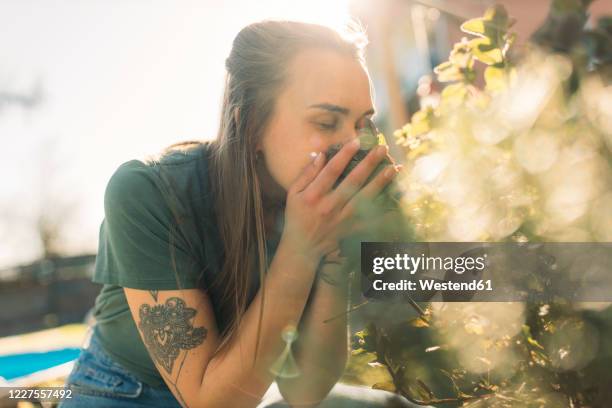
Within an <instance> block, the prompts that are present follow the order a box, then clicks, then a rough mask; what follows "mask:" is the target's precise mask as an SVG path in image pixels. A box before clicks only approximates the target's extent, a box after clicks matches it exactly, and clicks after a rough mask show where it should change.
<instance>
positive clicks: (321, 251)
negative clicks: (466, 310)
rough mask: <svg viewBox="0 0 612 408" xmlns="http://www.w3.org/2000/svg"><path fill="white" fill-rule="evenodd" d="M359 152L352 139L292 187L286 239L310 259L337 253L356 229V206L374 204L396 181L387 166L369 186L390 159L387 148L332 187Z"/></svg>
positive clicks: (320, 158)
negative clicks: (367, 201)
mask: <svg viewBox="0 0 612 408" xmlns="http://www.w3.org/2000/svg"><path fill="white" fill-rule="evenodd" d="M358 150H359V140H358V139H354V140H353V141H351V142H350V143H347V144H345V145H344V146H343V147H342V149H341V150H340V151H339V152H338V153H337V154H336V155H335V156H334V157H333V158H332V159H331V160H330V161H329V163H327V165H325V154H324V153H320V154H319V155H318V156H317V158H316V159H315V160H314V161H313V163H311V164H310V165H308V166H307V167H306V168H305V169H304V171H303V172H302V173H301V174H300V175H299V176H298V178H297V180H296V181H295V182H294V183H293V184H292V185H291V186H290V188H289V190H288V192H287V202H286V207H285V224H284V230H283V238H284V239H286V240H288V241H289V242H291V244H292V245H294V248H296V249H297V250H298V251H300V252H301V253H302V254H305V255H306V256H308V257H314V258H315V259H320V258H321V257H322V256H325V255H326V254H328V253H330V252H332V251H335V250H337V248H338V245H339V241H340V240H341V239H342V238H343V237H344V236H346V235H347V234H348V233H349V232H350V230H351V228H352V223H353V221H354V220H353V216H354V215H355V209H356V204H357V201H358V200H362V199H372V198H374V197H375V196H376V195H377V194H378V193H379V192H380V191H381V190H382V189H383V188H384V187H385V186H386V185H387V183H388V182H390V181H391V180H392V179H393V177H394V176H395V175H396V174H397V169H395V168H394V166H393V165H389V166H388V168H386V169H385V170H384V171H381V172H379V173H378V174H377V175H376V176H375V177H374V178H373V179H372V180H371V181H370V182H369V183H368V184H366V185H365V186H364V183H365V181H366V180H367V179H368V177H369V176H370V174H371V173H372V172H373V171H374V169H375V168H376V166H377V165H378V163H379V162H380V161H381V160H382V159H383V158H384V157H385V156H386V154H387V147H386V146H378V147H377V148H374V149H372V150H371V151H370V152H369V153H368V155H367V156H366V157H365V159H363V160H362V161H361V162H360V163H359V164H358V165H357V166H356V167H355V168H354V169H353V170H352V171H351V172H350V173H349V174H348V175H347V177H346V178H345V179H344V180H343V181H342V183H340V184H339V185H338V187H337V188H335V189H333V185H334V183H335V182H336V180H337V179H338V177H339V176H340V175H341V174H342V172H343V171H344V169H345V167H346V166H347V164H348V163H349V161H350V160H351V158H352V157H353V156H354V155H355V153H356V152H357V151H358Z"/></svg>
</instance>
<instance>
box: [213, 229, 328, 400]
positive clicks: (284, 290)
mask: <svg viewBox="0 0 612 408" xmlns="http://www.w3.org/2000/svg"><path fill="white" fill-rule="evenodd" d="M318 262H319V260H318V259H316V258H315V257H313V256H306V255H302V254H301V253H300V251H298V250H296V248H295V245H293V244H292V243H291V242H290V241H289V240H285V239H281V241H280V243H279V246H278V248H277V251H276V253H275V256H274V258H273V259H272V262H271V264H270V267H269V270H268V272H267V274H266V278H265V281H264V287H265V297H264V305H263V318H262V322H261V332H260V342H259V348H258V351H257V354H258V355H257V359H256V361H254V360H255V343H256V337H257V329H258V327H257V326H258V321H259V314H260V307H261V297H262V288H260V289H259V291H258V293H257V294H256V296H255V298H254V299H253V301H252V303H251V305H250V306H249V308H248V310H247V311H246V312H245V314H244V316H243V320H242V323H241V325H240V327H239V328H238V332H237V333H236V336H235V337H234V339H233V340H232V343H231V344H229V345H228V349H227V350H226V352H224V353H223V354H222V355H216V356H215V357H214V358H213V359H211V360H210V362H209V364H208V366H207V368H206V371H205V373H204V377H203V381H202V395H204V396H206V401H207V403H209V405H210V406H232V407H243V406H244V407H248V406H256V405H257V403H258V402H259V401H258V398H260V397H261V396H262V395H263V393H264V392H265V391H266V390H267V388H268V387H269V386H270V384H271V383H272V382H273V381H274V377H275V376H274V375H273V374H272V373H271V372H270V371H269V368H270V367H271V365H272V364H273V363H274V361H275V360H276V359H278V357H279V356H280V355H281V353H282V351H283V349H284V347H285V344H286V343H285V342H284V340H283V339H282V338H281V334H282V331H283V329H284V328H286V327H287V326H288V325H295V326H297V325H298V323H299V321H300V319H301V317H302V313H303V311H304V307H305V305H306V301H307V299H308V296H309V293H310V291H311V288H312V284H313V280H314V278H315V272H316V268H317V265H318ZM215 404H217V405H215ZM207 406H208V405H207Z"/></svg>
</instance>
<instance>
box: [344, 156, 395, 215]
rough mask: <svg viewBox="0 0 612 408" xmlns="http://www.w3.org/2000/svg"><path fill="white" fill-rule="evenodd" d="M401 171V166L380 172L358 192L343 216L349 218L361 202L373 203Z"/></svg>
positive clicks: (346, 206)
mask: <svg viewBox="0 0 612 408" xmlns="http://www.w3.org/2000/svg"><path fill="white" fill-rule="evenodd" d="M399 170H401V166H397V167H396V166H393V165H388V166H386V167H385V168H384V169H383V171H381V172H379V173H378V174H377V175H376V176H374V178H373V179H372V180H371V181H370V182H369V183H368V184H366V186H365V187H363V188H362V189H361V190H359V192H357V193H356V194H355V195H354V196H353V197H352V198H351V199H350V200H349V201H348V202H347V204H346V205H345V206H344V207H343V208H342V211H341V216H342V217H348V216H351V215H352V214H353V213H354V211H355V208H358V207H357V206H358V205H359V202H360V201H361V200H366V201H368V202H369V201H371V200H372V199H373V198H374V197H376V196H377V195H378V194H379V193H380V192H381V191H382V190H383V189H384V188H385V186H386V185H387V184H389V182H390V181H391V180H393V178H394V177H395V176H396V175H397V174H398V173H399Z"/></svg>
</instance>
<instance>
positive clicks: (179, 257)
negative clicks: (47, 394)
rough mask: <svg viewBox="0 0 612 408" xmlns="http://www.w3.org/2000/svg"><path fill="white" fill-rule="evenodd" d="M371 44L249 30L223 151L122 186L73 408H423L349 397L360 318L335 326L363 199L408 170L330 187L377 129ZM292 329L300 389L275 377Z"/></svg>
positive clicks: (111, 205)
mask: <svg viewBox="0 0 612 408" xmlns="http://www.w3.org/2000/svg"><path fill="white" fill-rule="evenodd" d="M366 42H367V40H366V38H365V35H364V34H363V32H360V31H359V30H355V29H350V30H347V31H346V32H343V33H341V32H338V31H335V30H332V29H330V28H327V27H323V26H319V25H313V24H306V23H297V22H289V21H264V22H260V23H255V24H252V25H249V26H247V27H245V28H244V29H243V30H241V32H240V33H239V34H238V35H237V37H236V38H235V40H234V42H233V48H232V50H231V53H230V55H229V57H228V58H227V60H226V68H227V74H226V83H225V91H224V98H223V106H222V113H221V123H220V128H219V133H218V136H217V139H216V140H214V141H212V142H204V143H200V142H188V143H183V144H179V145H174V146H171V148H170V149H168V150H167V151H165V152H164V154H162V155H161V156H160V157H157V158H150V159H149V160H145V161H139V160H132V161H129V162H126V163H124V164H123V165H121V166H120V167H119V168H118V169H117V170H116V172H115V173H114V174H113V176H112V177H111V179H110V181H109V183H108V185H107V188H106V191H105V219H104V222H103V223H102V226H101V229H100V248H99V253H98V258H97V261H96V270H95V276H94V280H95V281H96V282H99V283H103V284H104V287H103V289H102V291H101V293H100V295H99V296H98V298H97V299H96V306H95V317H96V325H95V327H94V330H93V334H92V337H91V340H90V343H89V346H88V347H87V348H86V349H84V350H83V351H82V353H81V355H80V357H79V359H78V360H77V362H76V364H75V368H74V370H73V372H72V373H71V374H70V376H69V378H68V381H67V382H68V386H69V387H70V388H71V389H72V390H73V398H72V399H71V400H66V402H65V403H64V404H63V405H62V406H87V407H89V408H94V407H102V406H104V407H109V406H118V407H136V406H143V407H144V406H147V407H154V406H160V407H161V406H164V407H170V406H188V407H255V406H262V407H263V406H288V405H287V404H289V405H290V406H338V407H341V406H347V407H349V406H350V407H353V406H355V407H356V406H363V407H365V406H368V407H372V406H411V405H409V403H408V401H407V400H405V399H404V398H400V397H398V396H396V395H394V394H392V393H389V392H386V391H381V390H371V389H369V388H367V387H351V386H347V385H342V384H336V382H337V380H338V379H339V377H340V375H341V373H342V371H343V369H344V367H345V363H346V361H347V355H348V344H347V327H346V318H345V317H343V318H337V319H334V320H332V321H330V322H328V323H324V322H323V321H324V320H325V319H326V318H328V317H330V316H335V315H338V314H340V315H341V314H342V311H343V310H344V309H345V305H346V302H347V289H348V288H347V286H348V285H347V278H346V275H345V274H343V273H340V271H341V266H342V262H343V259H342V258H340V257H339V256H338V252H339V251H338V240H339V239H340V238H341V237H343V236H346V234H348V233H350V232H351V230H352V228H353V227H351V225H352V221H353V217H354V208H355V203H356V200H358V199H372V198H373V197H375V196H376V195H377V194H378V193H379V192H380V191H381V190H382V188H383V187H384V186H385V185H386V184H387V183H389V182H390V181H391V180H392V179H393V177H394V176H395V175H396V173H397V172H398V170H399V169H398V168H395V167H394V166H389V168H388V169H386V170H387V171H384V172H380V173H378V174H377V175H376V176H375V177H374V178H373V179H372V180H371V181H369V182H368V183H365V180H366V179H367V178H368V176H370V174H371V173H372V171H373V169H374V168H375V167H376V165H377V164H378V163H379V162H380V161H381V160H382V158H383V157H385V155H386V154H387V151H386V148H385V147H380V148H378V149H374V150H372V151H371V152H370V153H369V154H368V156H367V157H366V159H364V160H363V161H362V162H361V163H360V164H359V165H358V166H357V167H356V168H355V169H354V170H352V171H351V173H350V174H349V175H348V177H347V178H346V179H345V180H344V181H343V182H342V183H341V184H340V185H339V186H338V187H337V188H333V185H334V182H335V180H336V179H337V178H338V176H339V175H340V174H341V172H342V171H343V170H344V168H345V167H346V165H347V163H348V162H349V160H350V159H351V157H352V156H353V155H354V154H355V153H356V151H357V149H358V147H359V143H358V141H357V139H356V135H357V132H358V130H359V129H360V128H361V127H363V126H365V125H366V123H367V121H368V120H370V118H371V116H372V115H373V114H374V109H373V107H372V96H371V94H370V80H369V76H368V73H367V71H366V68H365V62H364V58H363V47H364V46H365V44H366ZM334 143H344V146H343V148H342V149H341V150H340V152H339V153H338V154H337V155H335V156H334V157H333V158H331V160H329V162H328V163H326V158H325V155H324V154H323V153H319V154H318V155H317V156H316V159H313V158H312V155H311V152H317V153H318V152H324V151H325V150H326V149H327V147H328V146H330V145H331V144H334ZM292 327H297V340H296V341H295V342H294V343H293V344H292V346H291V348H292V353H293V356H294V357H295V365H296V366H297V369H296V368H295V367H294V371H295V370H299V372H298V373H299V375H298V376H293V375H289V373H288V372H286V371H282V370H281V371H280V373H281V375H277V374H279V370H276V371H275V370H274V369H272V368H274V367H276V368H278V367H279V365H278V364H279V358H281V356H282V355H283V354H282V353H283V350H285V347H286V346H287V341H290V340H288V338H287V336H288V335H291V331H289V332H288V331H287V330H290V329H291V328H292ZM283 334H284V336H285V337H284V338H283ZM293 334H295V333H293ZM282 361H283V360H281V363H282ZM281 367H282V369H283V370H284V369H285V366H282V365H281ZM285 374H287V375H285ZM294 374H295V373H294ZM274 381H275V383H273V382H274ZM266 391H268V393H267V394H266V395H265V398H264V399H263V400H262V396H264V394H265V393H266ZM330 391H331V392H330ZM321 401H323V402H322V403H321ZM319 403H321V405H317V404H319Z"/></svg>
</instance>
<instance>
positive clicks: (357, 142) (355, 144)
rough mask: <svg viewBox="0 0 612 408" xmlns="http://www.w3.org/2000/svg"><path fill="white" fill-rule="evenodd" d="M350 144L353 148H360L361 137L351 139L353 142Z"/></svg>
mask: <svg viewBox="0 0 612 408" xmlns="http://www.w3.org/2000/svg"><path fill="white" fill-rule="evenodd" d="M349 145H350V146H351V147H353V148H356V149H358V148H359V146H360V145H361V143H360V142H359V139H358V138H355V139H353V140H351V142H350V143H349Z"/></svg>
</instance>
